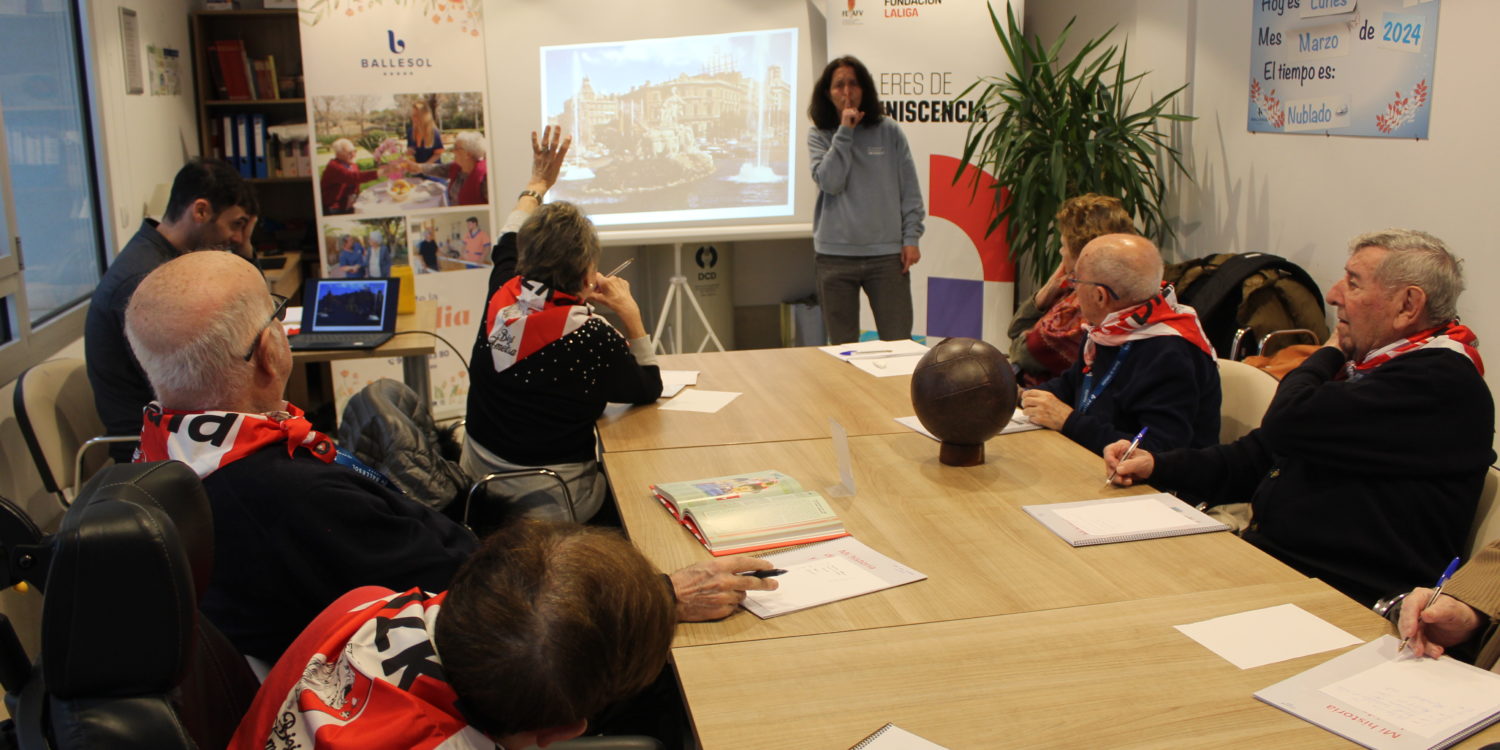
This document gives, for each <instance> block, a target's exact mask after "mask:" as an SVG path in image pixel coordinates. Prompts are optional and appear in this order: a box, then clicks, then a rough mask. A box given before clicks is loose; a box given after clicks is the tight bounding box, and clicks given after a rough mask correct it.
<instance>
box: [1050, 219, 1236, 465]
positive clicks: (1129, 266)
mask: <svg viewBox="0 0 1500 750" xmlns="http://www.w3.org/2000/svg"><path fill="white" fill-rule="evenodd" d="M1075 273H1077V274H1078V275H1077V277H1076V278H1070V279H1068V283H1069V284H1071V285H1072V286H1073V287H1074V289H1075V290H1076V292H1075V293H1076V295H1077V297H1078V308H1079V314H1080V316H1081V317H1082V318H1083V320H1084V321H1085V322H1086V323H1087V324H1088V328H1087V330H1088V335H1087V336H1086V337H1085V338H1084V342H1083V351H1082V356H1080V357H1079V358H1078V360H1077V361H1076V362H1074V363H1073V366H1072V367H1070V368H1069V369H1068V370H1067V371H1065V372H1064V373H1063V374H1062V375H1060V376H1058V377H1056V378H1053V379H1052V380H1049V381H1047V382H1045V383H1043V384H1041V385H1040V386H1038V387H1036V388H1033V389H1031V390H1028V391H1026V392H1024V393H1023V394H1021V407H1022V409H1024V410H1025V412H1026V415H1027V416H1029V417H1031V420H1032V421H1033V422H1036V423H1037V424H1040V425H1041V426H1043V427H1046V428H1049V429H1053V430H1057V431H1059V432H1061V433H1062V434H1064V435H1066V436H1067V437H1069V438H1071V439H1072V440H1073V442H1075V443H1078V444H1079V445H1082V446H1083V447H1085V448H1088V449H1089V450H1091V451H1093V452H1095V453H1099V452H1100V451H1102V450H1104V446H1106V445H1109V444H1110V443H1112V442H1114V441H1116V440H1122V439H1130V438H1132V437H1134V436H1135V435H1136V434H1138V433H1140V432H1141V430H1142V429H1145V437H1144V438H1143V439H1142V441H1141V445H1142V446H1143V447H1146V448H1153V449H1156V450H1167V449H1170V448H1188V447H1202V446H1206V445H1213V444H1215V443H1217V442H1218V440H1219V399H1220V392H1219V368H1218V366H1217V364H1216V363H1215V362H1214V351H1213V346H1212V345H1211V344H1209V343H1208V336H1207V334H1205V333H1204V332H1203V327H1202V326H1201V325H1200V324H1199V323H1198V314H1197V313H1196V312H1195V311H1194V310H1193V308H1191V307H1188V306H1187V305H1181V304H1178V302H1177V297H1176V295H1175V294H1174V293H1173V291H1172V288H1171V287H1170V286H1164V285H1163V284H1162V279H1161V275H1162V261H1161V254H1160V253H1159V252H1157V250H1156V246H1155V245H1153V244H1152V243H1151V241H1150V240H1148V239H1146V238H1144V237H1139V236H1136V235H1133V234H1106V235H1104V236H1102V237H1098V238H1095V239H1094V240H1093V241H1091V242H1089V243H1088V244H1087V245H1084V247H1083V251H1082V252H1081V253H1079V256H1078V263H1077V266H1076V268H1075Z"/></svg>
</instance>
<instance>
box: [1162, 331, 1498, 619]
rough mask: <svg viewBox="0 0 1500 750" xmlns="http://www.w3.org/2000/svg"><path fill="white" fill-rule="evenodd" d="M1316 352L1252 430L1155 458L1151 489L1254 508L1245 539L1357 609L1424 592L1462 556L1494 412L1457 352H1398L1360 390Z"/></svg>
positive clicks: (1328, 353)
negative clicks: (1390, 597) (1419, 590)
mask: <svg viewBox="0 0 1500 750" xmlns="http://www.w3.org/2000/svg"><path fill="white" fill-rule="evenodd" d="M1343 363H1344V357H1343V355H1342V354H1341V353H1340V352H1339V351H1337V350H1336V349H1333V348H1331V347H1324V348H1323V349H1320V350H1318V351H1317V352H1316V353H1314V354H1313V355H1312V356H1311V357H1309V358H1308V359H1307V361H1306V362H1304V363H1303V364H1302V366H1301V367H1298V368H1297V369H1295V370H1293V371H1291V372H1290V373H1287V375H1286V377H1285V378H1283V379H1282V381H1281V385H1280V386H1279V387H1278V388H1277V390H1276V397H1275V399H1273V400H1272V402H1271V406H1270V408H1268V409H1267V410H1266V415H1265V418H1264V419H1263V420H1262V422H1261V426H1260V428H1259V429H1257V430H1254V431H1252V432H1250V434H1248V435H1246V436H1245V437H1243V438H1241V439H1239V440H1237V441H1235V442H1233V443H1230V444H1228V445H1219V446H1214V447H1211V448H1205V449H1202V450H1184V451H1171V452H1168V453H1163V454H1160V455H1157V456H1156V457H1155V458H1156V468H1155V470H1154V471H1153V473H1152V475H1151V477H1150V481H1151V483H1152V484H1153V485H1155V486H1158V487H1164V488H1172V489H1177V490H1182V491H1184V493H1185V494H1188V495H1190V496H1193V497H1197V498H1203V499H1207V500H1208V501H1209V502H1210V503H1212V504H1217V503H1228V502H1243V501H1245V500H1250V501H1251V502H1252V503H1253V504H1254V519H1253V523H1252V524H1251V526H1250V528H1249V529H1248V530H1246V532H1245V539H1246V540H1248V541H1250V542H1251V543H1253V544H1255V545H1256V546H1258V547H1260V548H1261V549H1264V550H1265V551H1266V552H1269V553H1270V554H1272V555H1273V556H1275V557H1276V558H1277V559H1279V560H1281V561H1282V562H1285V563H1286V564H1288V565H1291V566H1292V567H1294V568H1296V569H1297V570H1299V571H1301V572H1302V573H1304V574H1306V575H1310V576H1316V577H1318V578H1321V579H1323V581H1324V582H1326V583H1328V584H1329V585H1331V586H1333V587H1334V588H1337V589H1339V590H1340V591H1342V592H1344V593H1345V594H1348V595H1349V596H1350V597H1352V598H1354V599H1357V600H1359V601H1360V602H1362V603H1365V604H1370V603H1372V602H1374V601H1375V600H1376V599H1378V598H1380V597H1382V596H1386V595H1388V594H1393V593H1396V592H1398V591H1406V590H1410V589H1411V588H1412V587H1413V586H1426V585H1431V583H1432V580H1433V579H1435V578H1436V577H1437V575H1438V574H1439V573H1441V572H1442V571H1443V568H1444V567H1446V566H1447V564H1448V561H1449V560H1451V559H1452V558H1453V557H1454V556H1456V555H1460V554H1462V552H1463V544H1464V540H1465V537H1466V536H1467V534H1468V530H1469V527H1470V525H1471V524H1472V523H1473V522H1474V512H1475V507H1476V505H1477V503H1478V499H1479V492H1480V489H1481V488H1482V487H1483V486H1484V475H1485V471H1486V469H1487V467H1488V466H1489V465H1490V464H1491V463H1492V462H1494V460H1495V452H1494V450H1493V449H1492V448H1491V441H1492V440H1493V437H1494V431H1495V403H1494V400H1493V399H1492V398H1491V396H1490V391H1489V388H1488V387H1487V386H1486V385H1485V382H1484V379H1483V378H1482V377H1481V376H1480V375H1479V373H1478V371H1477V370H1475V368H1474V367H1473V365H1471V364H1470V363H1469V361H1468V360H1467V359H1466V358H1465V357H1463V356H1462V355H1460V354H1457V353H1454V352H1450V351H1443V350H1419V351H1415V352H1412V353H1410V354H1403V355H1401V356H1399V357H1396V358H1395V359H1392V360H1391V361H1389V362H1387V363H1386V364H1384V365H1381V366H1380V367H1378V368H1376V369H1375V370H1372V371H1371V372H1370V374H1368V375H1366V376H1365V377H1363V378H1361V379H1360V380H1358V381H1355V382H1348V381H1340V380H1334V379H1333V378H1334V376H1335V375H1337V374H1338V372H1339V370H1340V368H1341V367H1342V366H1343Z"/></svg>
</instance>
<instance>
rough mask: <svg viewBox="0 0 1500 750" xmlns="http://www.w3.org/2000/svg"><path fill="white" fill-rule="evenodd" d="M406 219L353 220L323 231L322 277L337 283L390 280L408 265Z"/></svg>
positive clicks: (393, 217) (326, 226)
mask: <svg viewBox="0 0 1500 750" xmlns="http://www.w3.org/2000/svg"><path fill="white" fill-rule="evenodd" d="M406 237H407V232H406V218H405V217H403V216H387V217H385V218H381V219H354V220H340V221H330V222H327V223H326V224H325V225H324V227H323V275H324V276H326V277H329V278H338V279H373V278H379V277H382V276H390V275H391V269H392V268H394V267H396V266H404V265H407V264H408V263H410V257H411V255H410V252H409V251H408V248H409V245H408V244H407V240H406Z"/></svg>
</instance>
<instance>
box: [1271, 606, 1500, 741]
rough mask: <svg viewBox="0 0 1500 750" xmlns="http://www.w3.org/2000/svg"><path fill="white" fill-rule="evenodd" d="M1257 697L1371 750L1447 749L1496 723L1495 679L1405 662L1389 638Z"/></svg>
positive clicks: (1466, 669) (1440, 663)
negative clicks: (1371, 749)
mask: <svg viewBox="0 0 1500 750" xmlns="http://www.w3.org/2000/svg"><path fill="white" fill-rule="evenodd" d="M1255 697H1256V698H1258V699H1259V700H1261V701H1263V702H1265V703H1268V704H1270V705H1272V706H1275V707H1277V708H1279V709H1281V710H1283V711H1286V712H1287V713H1289V714H1292V715H1293V716H1297V717H1299V718H1302V719H1305V720H1306V721H1309V722H1312V723H1313V724H1316V725H1318V726H1320V727H1322V728H1324V729H1326V730H1328V731H1330V732H1333V733H1334V734H1337V735H1339V736H1341V737H1343V738H1345V739H1347V740H1351V741H1353V742H1357V743H1359V744H1361V745H1364V746H1365V747H1368V748H1373V749H1374V750H1432V749H1436V748H1445V747H1451V746H1453V745H1456V744H1458V743H1459V742H1462V741H1463V740H1464V739H1465V738H1467V737H1469V736H1470V735H1472V734H1474V733H1476V732H1479V731H1480V730H1482V729H1484V728H1485V727H1488V726H1489V725H1491V724H1494V723H1495V721H1496V720H1497V719H1500V675H1497V674H1495V673H1493V672H1489V671H1486V670H1483V669H1480V668H1478V667H1475V666H1473V665H1470V664H1464V663H1463V662H1459V661H1454V660H1453V659H1451V658H1449V657H1447V656H1444V657H1441V658H1437V659H1425V658H1421V659H1419V658H1416V657H1413V656H1411V655H1410V654H1403V653H1402V652H1401V651H1400V641H1398V640H1397V639H1396V638H1394V637H1392V636H1389V635H1383V636H1381V637H1379V638H1376V639H1375V640H1373V641H1370V642H1369V643H1366V644H1365V645H1363V646H1360V647H1359V648H1356V649H1353V650H1351V651H1345V652H1344V653H1342V654H1340V655H1338V656H1335V657H1334V658H1332V659H1329V660H1328V661H1326V662H1323V663H1322V664H1319V665H1318V666H1316V667H1313V668H1312V669H1309V670H1307V671H1306V672H1303V673H1301V674H1298V675H1295V676H1292V677H1289V678H1287V679H1285V680H1282V681H1281V682H1278V683H1276V684H1275V685H1272V686H1270V687H1268V688H1264V689H1261V690H1257V691H1256V692H1255Z"/></svg>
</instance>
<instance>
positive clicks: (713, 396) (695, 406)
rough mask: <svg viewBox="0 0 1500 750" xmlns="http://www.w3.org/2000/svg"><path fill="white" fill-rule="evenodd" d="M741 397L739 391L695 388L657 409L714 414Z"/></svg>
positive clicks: (678, 395)
mask: <svg viewBox="0 0 1500 750" xmlns="http://www.w3.org/2000/svg"><path fill="white" fill-rule="evenodd" d="M739 395H740V394H739V392H738V391H704V390H699V389H697V388H694V389H693V390H691V391H683V392H682V393H679V394H677V397H676V398H674V399H672V400H671V401H668V402H666V403H665V404H662V405H661V406H659V407H657V408H659V409H661V410H662V411H697V412H703V413H704V414H713V413H714V412H716V411H718V410H720V409H722V408H724V407H725V406H727V405H728V404H729V402H730V401H733V400H735V399H736V398H739Z"/></svg>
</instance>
